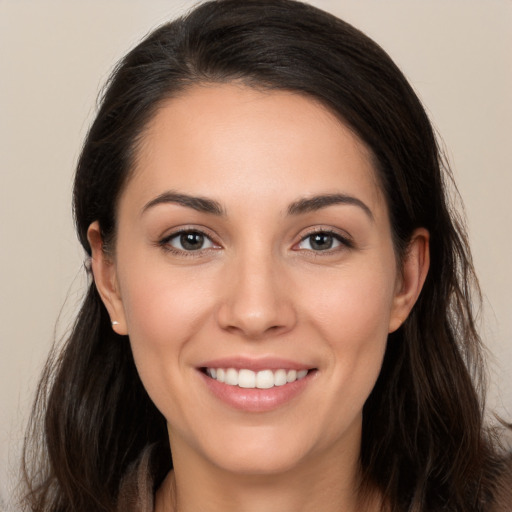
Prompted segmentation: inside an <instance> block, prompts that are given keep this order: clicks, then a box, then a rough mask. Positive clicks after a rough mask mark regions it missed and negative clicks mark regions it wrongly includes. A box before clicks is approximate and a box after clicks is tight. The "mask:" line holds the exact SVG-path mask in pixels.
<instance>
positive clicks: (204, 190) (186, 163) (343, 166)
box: [126, 84, 383, 206]
mask: <svg viewBox="0 0 512 512" xmlns="http://www.w3.org/2000/svg"><path fill="white" fill-rule="evenodd" d="M127 188H128V190H127V191H126V192H130V189H131V191H132V192H134V191H135V192H137V195H138V196H140V197H141V198H142V197H143V196H145V197H146V198H150V196H152V195H153V196H154V195H156V194H159V193H162V191H164V190H165V189H173V190H178V191H180V192H184V193H194V194H197V195H203V196H212V195H214V196H217V197H219V199H221V201H222V200H223V199H226V200H229V198H230V197H231V198H233V197H235V198H236V197H240V196H244V197H246V198H247V201H251V200H254V199H256V200H259V201H260V202H263V201H264V200H265V199H270V198H277V197H279V198H280V199H283V200H285V199H286V197H288V196H289V197H288V199H289V200H290V201H292V200H293V199H294V197H293V196H294V195H295V196H296V195H301V196H308V195H314V194H318V193H333V192H340V193H349V194H355V193H358V194H363V195H364V196H365V201H367V202H371V203H373V204H374V206H382V205H380V204H377V203H380V202H382V199H383V198H382V193H381V187H380V186H379V184H378V178H377V176H376V173H375V169H374V167H373V164H372V158H371V154H370V151H369V150H368V149H367V148H366V146H365V145H364V144H363V143H362V141H361V140H360V139H359V138H358V137H357V136H356V135H355V134H354V133H353V132H352V131H351V130H350V129H349V128H348V127H346V126H345V125H344V124H343V123H342V122H341V121H340V120H339V119H338V118H337V117H336V116H335V115H334V114H333V113H332V112H331V111H329V110H328V109H327V108H326V107H324V106H323V105H322V104H320V103H319V102H318V101H316V100H314V99H312V98H310V97H307V96H304V95H301V94H297V93H293V92H287V91H268V90H259V89H254V88H250V87H247V86H243V85H238V84H222V85H219V84H212V85H201V86H193V87H191V88H190V89H188V90H186V92H184V93H183V94H181V95H180V96H178V97H175V98H172V99H169V100H167V101H166V102H164V103H163V104H162V105H161V107H160V108H159V109H158V111H157V113H156V115H155V116H154V117H153V119H152V120H151V121H150V123H149V124H148V126H147V127H146V129H145V131H144V134H143V136H142V138H141V143H140V145H139V147H138V151H137V155H136V162H135V167H134V172H133V175H132V177H131V179H130V182H129V183H128V187H127ZM132 195H133V194H132Z"/></svg>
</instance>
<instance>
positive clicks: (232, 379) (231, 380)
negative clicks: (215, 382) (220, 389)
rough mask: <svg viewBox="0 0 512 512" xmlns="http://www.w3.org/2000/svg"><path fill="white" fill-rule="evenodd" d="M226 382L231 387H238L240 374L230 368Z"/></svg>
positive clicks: (227, 371)
mask: <svg viewBox="0 0 512 512" xmlns="http://www.w3.org/2000/svg"><path fill="white" fill-rule="evenodd" d="M224 382H225V383H226V384H229V385H230V386H238V372H237V371H236V370H235V369H234V368H228V369H227V370H226V380H225V381H224Z"/></svg>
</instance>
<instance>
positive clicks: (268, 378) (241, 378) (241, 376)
mask: <svg viewBox="0 0 512 512" xmlns="http://www.w3.org/2000/svg"><path fill="white" fill-rule="evenodd" d="M206 373H207V375H209V376H210V377H211V378H212V379H215V380H217V381H218V382H223V383H225V384H228V385H230V386H239V387H241V388H246V389H254V388H257V389H270V388H273V387H274V386H284V385H285V384H287V383H290V382H295V381H296V380H300V379H303V378H304V377H305V376H306V375H307V374H308V370H261V371H259V372H254V371H252V370H247V369H245V368H244V369H242V370H236V369H235V368H207V369H206Z"/></svg>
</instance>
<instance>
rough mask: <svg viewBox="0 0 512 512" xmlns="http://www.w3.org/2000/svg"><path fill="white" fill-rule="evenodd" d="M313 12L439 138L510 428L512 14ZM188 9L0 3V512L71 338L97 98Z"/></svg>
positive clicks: (358, 6)
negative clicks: (34, 414) (84, 149)
mask: <svg viewBox="0 0 512 512" xmlns="http://www.w3.org/2000/svg"><path fill="white" fill-rule="evenodd" d="M311 3H313V4H315V5H318V6H319V7H322V8H324V9H326V10H330V11H332V12H334V13H335V14H337V15H339V16H340V17H342V18H344V19H346V20H347V21H349V22H351V23H353V24H354V25H355V26H356V27H358V28H360V29H362V30H363V31H365V32H366V33H367V34H368V35H370V36H371V37H373V38H374V39H375V40H376V41H377V42H379V43H380V44H381V45H382V46H383V47H384V48H385V49H386V50H387V51H388V53H390V55H391V56H392V57H393V58H394V59H395V61H396V62H397V64H398V65H399V66H400V67H401V68H402V70H403V71H404V72H405V74H406V76H407V77H408V78H409V79H410V81H411V83H412V85H413V86H414V87H415V89H416V90H417V91H418V93H419V95H420V97H421V98H422V100H423V101H424V104H425V105H426V107H427V109H428V111H429V113H430V115H431V118H432V120H433V122H434V124H435V126H436V127H437V129H438V130H439V132H440V133H441V134H442V136H443V139H444V143H445V144H446V147H447V148H448V152H447V153H448V157H449V160H450V162H451V165H452V167H453V170H454V173H455V176H456V180H457V183H458V185H459V189H460V192H461V194H462V196H463V199H464V202H465V205H466V209H467V218H468V225H469V233H470V239H471V243H472V247H473V251H474V258H475V265H476V268H477V272H478V274H479V276H480V279H481V285H482V288H483V291H484V295H485V310H484V317H483V318H484V321H483V325H482V334H483V336H484V339H485V340H486V343H487V345H488V347H489V349H490V352H491V354H492V359H491V366H490V376H491V381H492V385H491V389H490V395H489V404H490V405H491V406H492V407H493V408H497V409H498V412H500V413H501V414H503V415H506V416H507V417H508V418H509V420H510V419H511V418H512V386H511V384H512V342H511V340H512V314H511V304H512V296H511V289H512V270H511V255H512V229H511V226H512V198H511V193H512V172H511V170H512V152H511V145H512V144H511V143H512V100H511V94H512V92H511V91H512V59H511V49H512V30H511V27H512V2H510V0H479V1H473V0H430V1H429V2H420V1H419V0H417V1H415V0H401V1H398V0H397V1H378V0H374V1H370V0H350V1H348V0H347V1H344V0H331V1H329V0H324V1H320V0H318V1H312V2H311ZM191 5H193V2H190V1H176V0H174V1H172V0H166V1H156V0H150V1H148V0H116V1H114V0H92V1H91V0H89V1H87V2H70V1H69V0H67V1H65V0H62V1H51V0H45V1H27V0H0V347H1V357H0V410H1V414H0V496H1V497H2V498H3V502H4V507H6V505H5V503H6V502H7V500H8V498H9V496H10V495H11V493H12V489H13V482H14V481H15V470H16V468H17V465H18V463H19V447H20V446H21V442H22V440H23V435H24V424H25V421H26V419H27V415H28V410H29V407H30V404H31V401H32V397H33V393H34V390H35V386H36V382H37V380H38V376H39V373H40V370H41V368H42V364H43V361H44V360H45V357H46V354H47V353H48V350H49V348H50V346H51V344H52V342H53V340H54V338H55V337H57V338H59V337H61V336H62V335H63V334H64V333H65V331H66V329H67V328H68V326H69V323H70V319H71V318H72V316H73V313H74V312H75V311H76V308H77V305H78V304H79V303H80V299H81V292H82V289H83V285H84V282H85V280H84V277H83V274H84V273H83V259H84V257H83V254H82V252H81V250H80V248H79V246H78V243H77V241H76V237H75V235H74V232H73V226H72V220H71V207H70V203H71V194H70V191H71V184H72V177H73V167H74V165H75V162H76V159H77V156H78V152H79V149H80V146H81V141H82V139H83V137H84V135H85V133H86V130H87V127H88V125H89V123H90V121H91V119H92V116H93V114H94V111H95V101H96V97H97V94H98V92H99V89H100V86H101V84H102V83H103V82H104V81H105V79H106V77H107V76H108V74H109V71H110V70H111V69H112V66H113V64H114V63H115V61H116V60H117V59H118V58H120V57H121V56H122V55H123V54H124V53H125V52H126V51H127V50H128V49H129V48H131V47H132V46H133V45H134V44H135V43H136V42H137V41H138V40H139V39H140V38H141V37H142V36H143V35H144V34H146V33H147V32H148V31H149V30H150V29H151V28H153V27H155V26H156V25H158V24H160V23H162V22H164V21H165V20H168V19H169V18H171V17H173V16H175V15H176V14H177V13H179V12H181V11H182V10H183V9H184V8H186V7H189V6H191ZM64 303H66V304H65V306H64V307H63V305H64ZM61 311H62V313H61ZM59 314H60V320H59V322H58V324H56V322H57V318H58V317H59ZM56 325H57V327H56ZM454 399H456V397H454ZM1 509H2V505H1V502H0V510H1Z"/></svg>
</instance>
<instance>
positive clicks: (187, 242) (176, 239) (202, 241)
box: [165, 231, 214, 252]
mask: <svg viewBox="0 0 512 512" xmlns="http://www.w3.org/2000/svg"><path fill="white" fill-rule="evenodd" d="M165 243H166V244H168V245H170V246H171V247H173V248H174V249H177V250H180V251H187V252H190V251H199V250H201V249H209V248H211V247H214V244H213V242H212V241H211V240H210V239H209V238H208V237H207V236H206V235H205V234H203V233H201V232H200V231H182V232H180V233H176V234H175V235H172V236H171V237H169V238H168V239H167V240H166V241H165Z"/></svg>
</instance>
